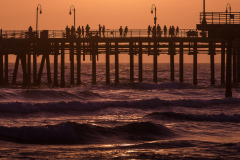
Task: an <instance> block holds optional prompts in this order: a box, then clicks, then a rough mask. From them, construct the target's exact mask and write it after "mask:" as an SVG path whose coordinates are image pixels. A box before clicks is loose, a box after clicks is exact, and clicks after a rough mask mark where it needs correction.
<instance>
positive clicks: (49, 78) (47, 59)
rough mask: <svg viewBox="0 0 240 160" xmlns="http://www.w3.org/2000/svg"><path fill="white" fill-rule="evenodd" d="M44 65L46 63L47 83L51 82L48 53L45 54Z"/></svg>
mask: <svg viewBox="0 0 240 160" xmlns="http://www.w3.org/2000/svg"><path fill="white" fill-rule="evenodd" d="M46 65H47V78H48V84H51V83H52V78H51V68H50V67H51V66H50V59H49V54H48V55H46Z"/></svg>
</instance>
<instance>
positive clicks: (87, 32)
mask: <svg viewBox="0 0 240 160" xmlns="http://www.w3.org/2000/svg"><path fill="white" fill-rule="evenodd" d="M89 31H90V27H89V25H88V24H87V26H86V36H89Z"/></svg>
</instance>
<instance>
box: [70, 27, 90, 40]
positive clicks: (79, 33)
mask: <svg viewBox="0 0 240 160" xmlns="http://www.w3.org/2000/svg"><path fill="white" fill-rule="evenodd" d="M85 30H86V32H85ZM89 31H90V27H89V25H88V24H87V26H86V27H85V29H84V26H82V27H81V26H78V28H77V30H75V28H74V26H72V27H71V29H70V28H69V27H68V26H67V27H66V37H70V36H73V37H76V36H78V37H79V38H80V37H84V34H85V33H86V36H89Z"/></svg>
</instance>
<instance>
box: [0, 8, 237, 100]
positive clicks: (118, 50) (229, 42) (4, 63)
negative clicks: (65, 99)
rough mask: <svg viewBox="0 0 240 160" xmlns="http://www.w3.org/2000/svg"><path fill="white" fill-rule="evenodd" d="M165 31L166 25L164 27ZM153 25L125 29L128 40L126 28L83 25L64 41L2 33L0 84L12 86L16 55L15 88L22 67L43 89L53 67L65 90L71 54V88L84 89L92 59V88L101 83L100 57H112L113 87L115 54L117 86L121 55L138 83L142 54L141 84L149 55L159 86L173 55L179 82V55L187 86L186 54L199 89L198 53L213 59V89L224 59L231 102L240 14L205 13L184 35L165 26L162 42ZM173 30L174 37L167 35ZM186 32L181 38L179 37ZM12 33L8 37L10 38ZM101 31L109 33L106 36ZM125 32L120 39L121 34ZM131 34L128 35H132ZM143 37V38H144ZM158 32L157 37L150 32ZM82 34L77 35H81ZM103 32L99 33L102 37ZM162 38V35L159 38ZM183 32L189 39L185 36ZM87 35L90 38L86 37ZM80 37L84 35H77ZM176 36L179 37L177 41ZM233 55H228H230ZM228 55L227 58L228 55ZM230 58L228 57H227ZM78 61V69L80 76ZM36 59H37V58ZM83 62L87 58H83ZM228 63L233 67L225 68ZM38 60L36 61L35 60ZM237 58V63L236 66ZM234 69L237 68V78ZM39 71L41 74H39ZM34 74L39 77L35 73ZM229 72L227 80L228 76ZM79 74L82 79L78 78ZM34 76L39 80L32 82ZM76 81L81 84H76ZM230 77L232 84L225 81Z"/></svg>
mask: <svg viewBox="0 0 240 160" xmlns="http://www.w3.org/2000/svg"><path fill="white" fill-rule="evenodd" d="M159 27H160V26H159ZM159 27H157V28H156V27H155V26H153V29H151V26H150V25H149V26H148V29H146V30H143V31H140V30H139V31H138V30H137V31H136V30H130V32H129V30H128V28H127V27H126V28H125V29H124V34H125V36H124V37H123V28H122V26H121V27H120V28H119V30H115V31H114V30H111V31H106V30H105V26H103V27H101V26H100V25H99V30H97V31H96V33H97V34H93V33H95V31H90V27H89V25H87V26H86V31H85V30H84V27H83V26H82V29H81V27H80V26H79V27H78V29H77V32H76V30H75V28H74V26H72V28H71V29H70V28H69V27H68V26H67V27H66V29H65V31H62V32H63V33H64V34H63V35H65V36H64V37H54V38H49V37H50V36H49V35H50V33H49V31H48V30H43V31H41V34H40V37H38V36H37V33H36V32H33V30H32V28H31V27H29V29H28V31H26V32H19V33H16V32H10V31H9V32H8V31H2V29H1V33H0V84H1V85H4V84H9V72H8V56H9V55H10V54H14V55H16V62H15V67H14V72H13V75H12V84H16V77H17V73H18V67H19V65H20V64H19V62H21V69H22V72H23V85H28V84H30V83H32V82H33V83H34V84H40V83H41V77H42V72H43V68H44V65H45V64H46V68H47V78H48V83H52V84H53V85H54V86H59V85H60V86H62V87H64V86H65V56H66V54H69V55H70V70H71V72H70V76H71V77H70V84H72V85H73V84H81V62H82V61H85V57H86V56H90V57H91V61H92V84H97V82H96V75H97V74H96V62H97V60H98V54H106V84H109V83H111V82H110V55H114V56H115V83H119V54H123V53H128V54H129V58H130V81H131V82H134V81H135V79H134V55H138V63H139V65H138V67H139V74H138V75H139V77H138V80H139V81H140V82H142V81H143V75H142V71H143V65H142V63H143V58H142V56H143V54H148V55H149V56H153V81H154V82H156V83H157V82H158V77H157V76H158V70H157V65H158V63H157V57H158V56H159V55H160V53H161V54H168V55H169V56H170V68H171V75H170V80H171V81H174V80H175V72H174V67H175V66H174V65H175V64H174V61H175V59H174V57H175V55H176V54H178V55H179V81H180V82H181V83H183V82H184V77H183V73H184V70H183V66H184V63H183V54H186V53H187V54H189V55H192V56H193V84H194V85H197V84H198V79H197V66H198V63H197V57H198V53H199V52H200V51H201V52H202V53H207V54H209V56H210V69H211V75H210V77H211V78H210V79H211V85H215V72H214V71H215V69H214V55H216V54H221V84H225V82H226V97H231V96H232V92H231V83H232V80H231V79H232V78H233V83H239V82H240V56H239V55H240V54H239V51H240V48H239V44H240V41H239V40H238V39H239V38H240V13H239V12H229V11H226V12H203V13H201V14H200V24H197V29H198V30H195V29H194V30H180V29H179V27H177V28H176V30H175V29H174V26H171V27H170V28H169V30H167V27H166V26H164V29H163V31H164V37H161V36H160V35H161V28H160V29H159ZM168 31H169V35H168V34H167V32H168ZM180 31H181V35H179V32H180ZM7 32H8V33H7ZM101 32H102V34H103V36H102V37H100V35H101ZM118 32H119V34H117V33H118ZM128 32H129V33H131V34H127V33H128ZM141 32H142V33H141ZM151 32H152V36H150V33H151ZM76 33H77V34H76ZM98 33H99V34H98ZM156 33H157V34H156ZM182 33H183V34H182ZM85 34H86V37H85V36H84V35H85ZM77 35H78V36H77ZM156 35H157V36H156ZM174 35H175V36H174ZM226 50H227V52H226ZM226 53H227V54H226ZM37 55H42V60H41V64H40V67H39V68H37V65H36V64H37V59H36V57H37ZM226 55H227V57H225V56H226ZM49 56H54V74H53V82H52V77H51V70H50V58H49ZM59 56H60V59H61V64H60V66H61V67H60V70H61V72H60V74H61V78H60V84H59V79H58V74H59V73H58V70H59V64H58V58H59ZM75 56H76V59H77V60H76V63H77V68H76V70H77V71H76V72H74V63H75V60H74V58H75ZM31 57H33V58H31ZM81 57H82V58H83V59H81ZM225 58H226V59H227V65H226V66H227V67H226V69H225ZM32 59H33V61H32ZM231 59H232V60H233V63H231ZM231 67H233V75H232V70H231ZM37 69H38V71H37ZM31 72H33V74H32V73H31ZM225 73H226V76H225ZM75 74H76V75H75ZM31 75H33V77H31ZM75 76H76V77H77V80H75ZM225 78H226V81H225Z"/></svg>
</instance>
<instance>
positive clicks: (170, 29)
mask: <svg viewBox="0 0 240 160" xmlns="http://www.w3.org/2000/svg"><path fill="white" fill-rule="evenodd" d="M168 34H169V37H170V36H171V35H172V27H171V26H170V27H169V31H168Z"/></svg>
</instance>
